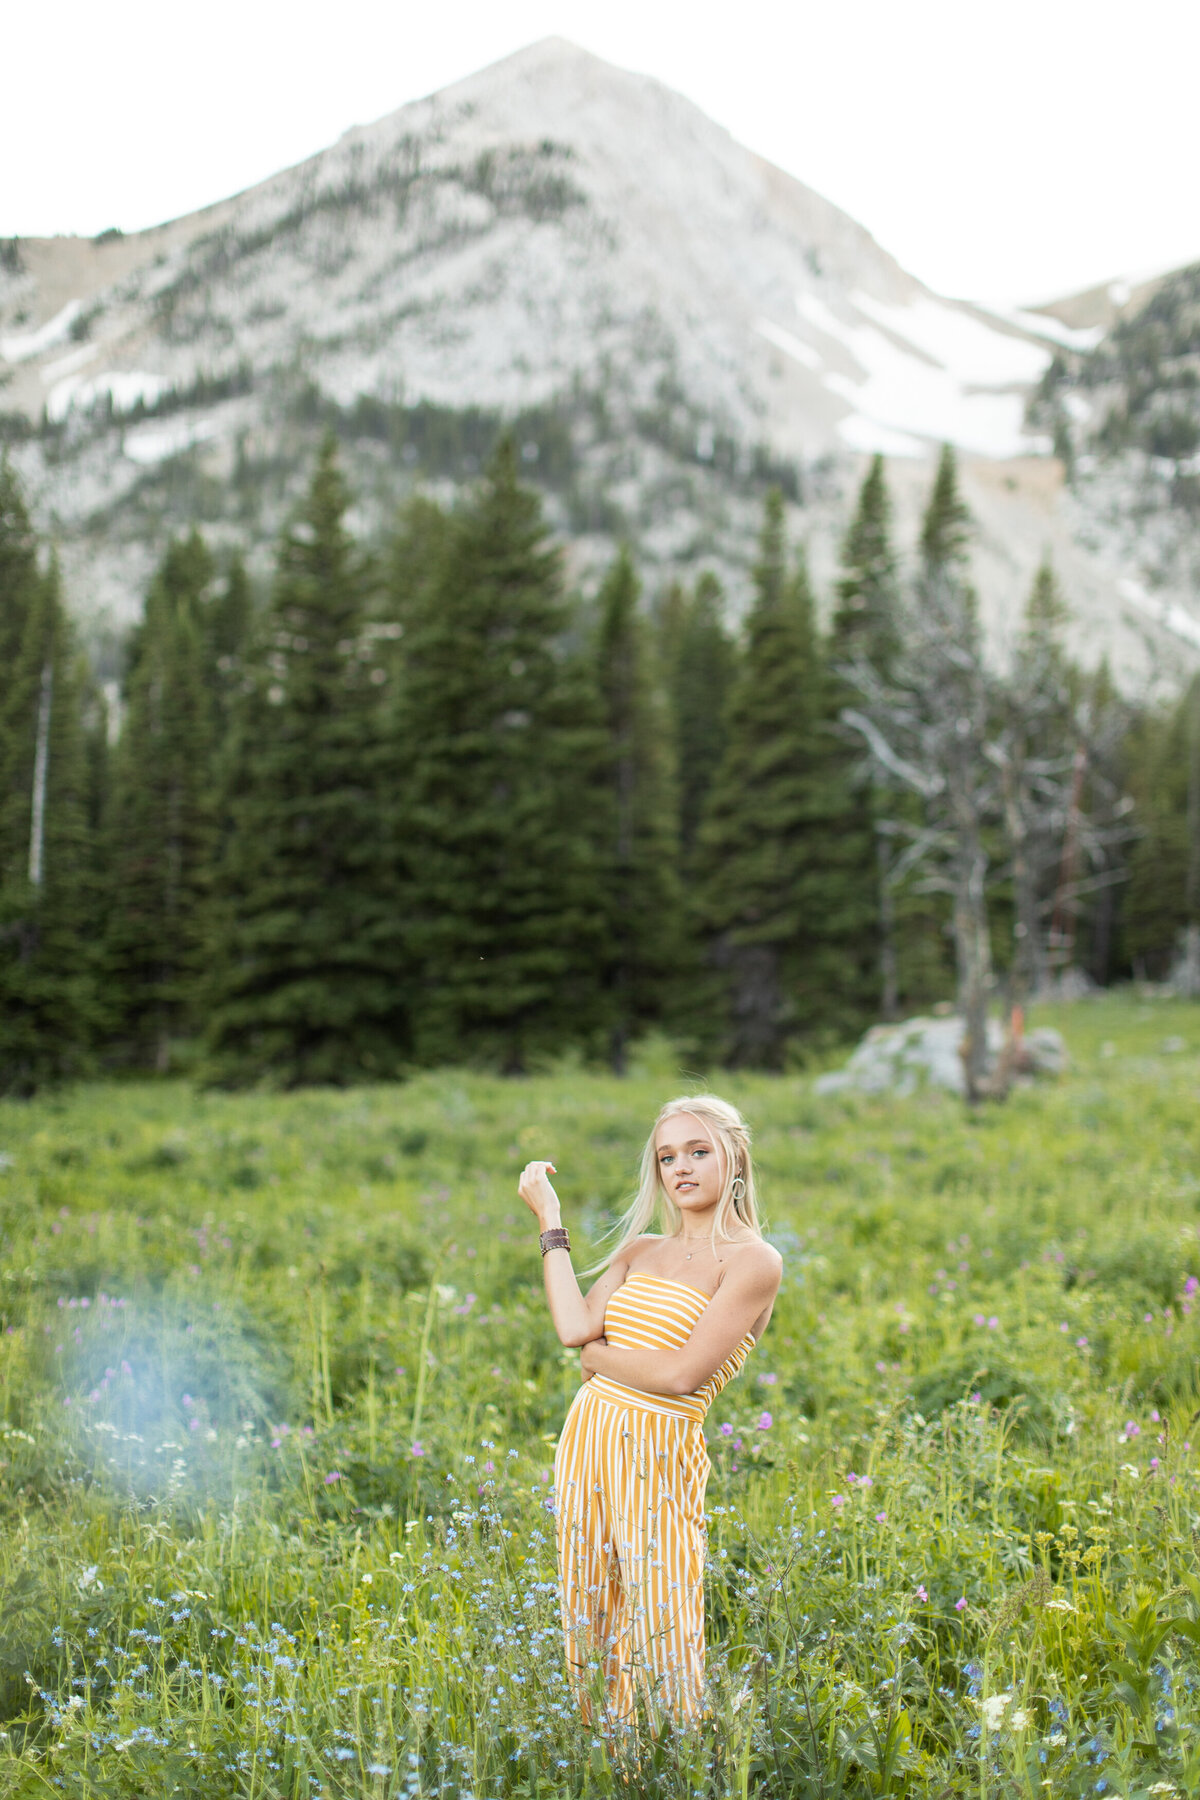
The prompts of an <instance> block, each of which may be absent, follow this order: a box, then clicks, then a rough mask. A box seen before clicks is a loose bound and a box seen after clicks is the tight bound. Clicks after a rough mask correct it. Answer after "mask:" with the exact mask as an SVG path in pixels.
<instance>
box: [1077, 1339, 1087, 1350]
mask: <svg viewBox="0 0 1200 1800" xmlns="http://www.w3.org/2000/svg"><path fill="white" fill-rule="evenodd" d="M1087 1347H1088V1341H1087V1339H1086V1338H1085V1337H1077V1338H1076V1339H1075V1348H1076V1349H1077V1350H1086V1349H1087Z"/></svg>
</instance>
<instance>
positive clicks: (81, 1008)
mask: <svg viewBox="0 0 1200 1800" xmlns="http://www.w3.org/2000/svg"><path fill="white" fill-rule="evenodd" d="M14 491H15V490H10V492H9V495H8V496H6V502H7V504H6V522H13V523H15V524H16V526H17V532H16V535H17V536H18V539H20V537H21V533H20V524H21V521H20V513H21V511H22V510H23V509H22V508H21V507H20V504H19V496H17V499H16V503H15V504H14V502H13V498H12V496H13V493H14ZM24 541H25V542H26V543H27V542H28V539H27V538H26V539H25V540H24ZM6 548H7V549H8V551H9V554H8V556H7V557H6V558H4V559H3V560H4V561H5V562H6V564H7V567H6V570H5V575H6V579H11V572H12V571H13V570H14V569H16V570H19V571H20V575H19V580H20V582H21V584H22V586H23V589H24V591H23V593H22V594H21V595H20V596H19V597H18V596H16V595H15V594H14V589H13V588H10V589H9V590H8V593H7V594H6V596H5V599H6V602H7V604H6V606H5V608H4V611H5V613H6V615H7V619H6V623H7V625H8V626H9V629H10V630H11V626H12V620H13V616H14V614H15V612H16V608H17V605H22V606H24V607H25V608H26V610H25V618H24V629H23V630H22V632H21V641H20V649H19V651H18V654H17V656H16V659H15V666H13V667H12V674H11V677H10V679H9V681H8V682H7V684H6V686H5V690H4V694H3V698H2V699H0V1092H7V1093H32V1092H33V1091H34V1090H35V1089H36V1088H38V1087H40V1086H41V1085H43V1084H44V1083H46V1082H50V1081H55V1080H58V1079H61V1078H64V1077H67V1076H72V1075H77V1074H80V1073H81V1072H83V1070H84V1069H85V1068H86V1066H87V1063H88V1060H89V1053H90V1049H91V1044H92V1041H93V1039H94V1037H95V1034H96V1029H97V1023H98V1013H97V1004H96V982H95V975H96V970H95V962H94V955H93V947H92V944H91V943H90V941H89V937H88V924H89V919H90V918H92V917H94V911H93V905H92V897H91V891H90V881H91V874H92V858H91V845H90V843H89V836H88V820H87V786H88V781H87V773H88V772H87V763H86V757H85V753H84V745H83V735H82V729H81V720H80V696H81V688H82V684H83V673H82V670H81V668H80V665H79V659H78V653H77V651H76V649H75V645H74V642H73V638H72V634H71V631H70V627H69V625H68V622H67V619H66V615H65V613H64V610H63V606H62V599H61V594H60V590H59V576H58V569H57V565H56V564H53V563H52V564H51V567H50V570H49V572H48V573H47V574H46V575H45V576H37V575H36V566H35V570H34V576H35V579H34V580H33V582H32V583H30V582H29V574H28V563H27V560H26V559H25V558H24V557H23V556H20V555H19V554H18V555H16V556H14V555H13V554H12V552H11V541H10V544H9V545H8V546H6ZM31 589H32V591H30V590H31ZM14 635H15V633H14Z"/></svg>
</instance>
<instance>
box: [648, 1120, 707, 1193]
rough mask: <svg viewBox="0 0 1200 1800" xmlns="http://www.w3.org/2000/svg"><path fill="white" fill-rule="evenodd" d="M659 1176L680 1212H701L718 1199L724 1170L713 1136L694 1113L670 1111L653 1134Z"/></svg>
mask: <svg viewBox="0 0 1200 1800" xmlns="http://www.w3.org/2000/svg"><path fill="white" fill-rule="evenodd" d="M654 1148H655V1153H656V1155H657V1157H658V1178H659V1180H660V1181H661V1182H662V1184H663V1187H664V1188H665V1189H666V1191H667V1193H668V1194H669V1195H670V1196H671V1199H672V1200H673V1201H674V1202H675V1204H676V1206H677V1207H678V1208H679V1210H680V1212H682V1213H685V1214H686V1213H702V1212H706V1211H708V1210H710V1209H711V1208H712V1207H714V1206H716V1204H717V1202H718V1201H719V1200H720V1198H721V1188H722V1185H723V1173H724V1172H723V1170H722V1167H721V1153H720V1150H719V1148H718V1146H717V1142H716V1139H715V1138H714V1136H713V1134H712V1132H711V1131H710V1130H709V1129H708V1127H707V1125H705V1123H704V1121H703V1120H702V1119H698V1118H697V1117H696V1115H695V1114H694V1113H672V1114H671V1116H670V1118H667V1119H664V1120H663V1121H662V1123H661V1125H660V1126H659V1128H658V1130H657V1131H656V1132H655V1134H654Z"/></svg>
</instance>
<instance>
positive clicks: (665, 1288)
mask: <svg viewBox="0 0 1200 1800" xmlns="http://www.w3.org/2000/svg"><path fill="white" fill-rule="evenodd" d="M707 1304H708V1295H707V1294H702V1293H701V1292H700V1291H699V1289H698V1288H693V1287H689V1286H687V1285H686V1283H684V1282H681V1281H667V1280H664V1279H663V1278H662V1277H661V1276H658V1275H646V1274H642V1273H641V1272H640V1271H638V1270H635V1271H634V1272H633V1273H632V1274H630V1275H627V1276H626V1278H625V1281H624V1282H623V1283H622V1285H621V1286H620V1287H619V1288H618V1289H617V1291H616V1293H615V1294H613V1296H612V1298H611V1299H610V1300H609V1302H608V1307H607V1310H606V1312H605V1315H604V1335H605V1337H606V1338H607V1339H608V1341H609V1343H610V1344H613V1345H615V1346H617V1347H618V1348H622V1349H634V1348H637V1349H656V1350H675V1349H678V1348H679V1347H680V1346H681V1345H683V1344H685V1343H686V1342H687V1340H688V1338H689V1337H690V1336H691V1334H692V1331H693V1330H694V1328H695V1325H696V1321H697V1320H698V1319H699V1317H700V1315H701V1313H702V1312H703V1311H704V1309H705V1307H706V1306H707ZM753 1347H754V1339H753V1337H752V1336H750V1334H749V1333H747V1335H746V1336H745V1337H744V1338H743V1339H742V1341H741V1343H740V1344H739V1345H738V1347H737V1349H736V1350H735V1351H734V1352H733V1354H732V1356H730V1357H729V1359H728V1361H726V1362H725V1363H723V1364H722V1366H721V1367H720V1368H719V1369H718V1370H717V1372H716V1374H715V1375H710V1376H709V1378H708V1380H707V1381H706V1382H705V1383H704V1385H703V1387H701V1388H699V1389H697V1391H696V1392H695V1393H694V1394H683V1395H666V1394H644V1393H641V1392H640V1391H639V1390H638V1389H636V1388H629V1387H625V1386H623V1385H622V1384H621V1383H620V1382H617V1381H611V1380H609V1379H608V1377H607V1376H603V1375H595V1376H593V1377H592V1379H591V1381H585V1382H584V1384H583V1386H582V1387H581V1388H580V1390H579V1392H578V1393H577V1394H576V1396H575V1399H574V1400H573V1401H572V1403H571V1408H570V1411H569V1412H568V1413H567V1417H566V1421H565V1423H564V1425H563V1429H562V1433H561V1436H560V1437H559V1441H558V1450H557V1452H556V1454H555V1458H554V1489H555V1513H556V1530H557V1537H558V1566H559V1581H560V1584H561V1589H562V1621H563V1633H564V1636H565V1638H566V1652H567V1668H568V1671H569V1674H570V1677H571V1681H572V1685H573V1686H574V1688H575V1691H576V1694H577V1696H578V1699H579V1702H580V1705H581V1707H582V1710H583V1712H584V1715H585V1717H590V1714H591V1708H590V1704H589V1698H588V1696H589V1690H590V1688H591V1671H592V1670H594V1669H596V1668H599V1669H600V1670H602V1672H603V1678H604V1687H605V1692H606V1704H605V1715H606V1719H608V1720H625V1721H628V1720H629V1719H631V1718H632V1715H633V1712H634V1697H635V1693H636V1692H638V1691H640V1692H641V1694H642V1696H643V1698H644V1700H645V1701H646V1703H647V1704H648V1705H649V1706H650V1707H651V1709H652V1711H654V1712H666V1713H667V1714H668V1715H669V1716H671V1717H673V1718H675V1719H677V1720H679V1721H685V1720H689V1719H695V1718H698V1717H699V1715H700V1711H701V1706H702V1701H703V1691H704V1551H705V1525H704V1490H705V1487H706V1485H707V1483H708V1477H709V1473H710V1470H711V1464H710V1463H709V1460H708V1452H707V1450H706V1449H705V1446H704V1434H703V1432H702V1430H701V1426H702V1424H703V1421H704V1415H705V1413H706V1412H707V1411H708V1408H709V1406H710V1404H711V1403H712V1400H713V1398H714V1396H715V1395H716V1394H718V1393H719V1392H720V1391H721V1389H722V1388H723V1387H724V1386H725V1384H726V1382H727V1381H729V1380H731V1379H732V1377H733V1376H734V1375H736V1374H737V1373H738V1371H739V1370H740V1369H741V1367H742V1365H743V1363H744V1362H745V1360H746V1358H747V1356H748V1355H749V1354H750V1351H751V1350H752V1349H753Z"/></svg>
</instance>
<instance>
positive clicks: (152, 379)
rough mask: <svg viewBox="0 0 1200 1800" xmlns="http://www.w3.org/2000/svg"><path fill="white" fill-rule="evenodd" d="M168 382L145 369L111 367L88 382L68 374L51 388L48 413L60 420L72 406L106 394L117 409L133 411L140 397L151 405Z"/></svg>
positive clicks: (98, 398) (80, 406)
mask: <svg viewBox="0 0 1200 1800" xmlns="http://www.w3.org/2000/svg"><path fill="white" fill-rule="evenodd" d="M166 385H167V384H166V382H165V381H164V380H163V378H162V376H161V375H150V374H147V373H146V371H145V370H144V369H119V370H118V369H110V370H108V371H107V373H105V374H103V375H96V376H93V377H92V378H91V379H90V380H87V381H85V380H84V379H83V378H82V377H81V376H79V375H68V376H67V378H66V380H65V381H60V382H58V383H57V384H56V385H55V386H54V387H53V388H51V390H50V395H49V398H48V399H47V401H46V415H47V417H48V418H50V419H53V420H54V421H55V422H56V423H58V422H60V421H61V420H63V419H65V418H66V416H67V414H68V413H69V412H70V411H71V410H72V408H78V409H82V408H84V407H87V406H93V405H94V404H95V403H96V401H97V400H103V399H105V398H106V397H107V398H110V399H111V400H112V403H113V410H114V412H118V413H122V412H132V411H133V408H134V407H135V406H136V405H137V403H138V401H139V400H142V401H144V402H145V403H146V404H147V405H152V404H153V402H154V401H155V400H157V399H158V397H159V395H160V394H161V393H162V391H163V389H164V388H165V387H166Z"/></svg>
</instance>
